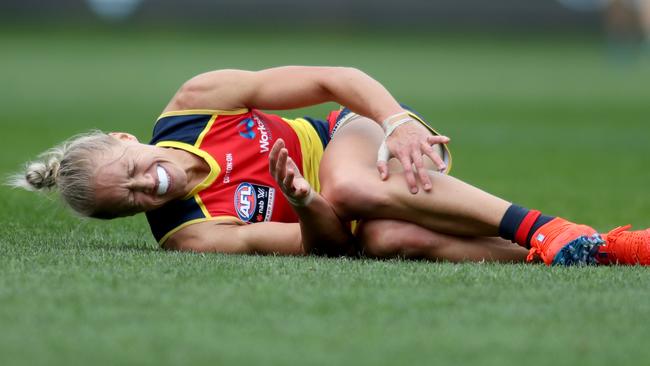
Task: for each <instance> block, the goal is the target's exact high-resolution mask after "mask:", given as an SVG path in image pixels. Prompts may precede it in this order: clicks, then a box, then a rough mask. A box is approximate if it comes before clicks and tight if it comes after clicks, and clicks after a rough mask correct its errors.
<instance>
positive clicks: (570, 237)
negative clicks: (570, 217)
mask: <svg viewBox="0 0 650 366" xmlns="http://www.w3.org/2000/svg"><path fill="white" fill-rule="evenodd" d="M604 243H605V242H604V240H603V239H602V238H601V236H600V235H599V234H598V233H597V232H596V230H594V229H593V228H591V227H589V226H586V225H578V224H574V223H572V222H570V221H567V220H565V219H562V218H560V217H556V218H554V219H553V220H551V221H549V222H547V223H546V224H544V225H542V227H540V228H539V229H537V231H535V233H533V236H532V238H531V240H530V246H531V248H530V252H529V253H528V257H527V260H528V261H529V262H530V261H532V260H533V259H534V258H535V257H536V256H537V255H539V256H540V257H541V258H542V260H543V261H544V263H546V264H547V265H549V266H550V265H556V264H559V265H565V266H570V265H587V264H598V263H599V262H598V260H597V258H596V255H597V254H598V247H599V246H601V245H603V244H604Z"/></svg>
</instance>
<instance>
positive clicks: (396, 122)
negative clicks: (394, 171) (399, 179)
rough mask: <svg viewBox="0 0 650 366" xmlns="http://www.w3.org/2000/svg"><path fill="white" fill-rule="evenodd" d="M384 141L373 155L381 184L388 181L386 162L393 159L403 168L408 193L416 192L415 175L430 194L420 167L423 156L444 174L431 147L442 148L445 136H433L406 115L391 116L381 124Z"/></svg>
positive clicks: (444, 165) (438, 158)
mask: <svg viewBox="0 0 650 366" xmlns="http://www.w3.org/2000/svg"><path fill="white" fill-rule="evenodd" d="M383 127H384V131H385V133H386V137H385V138H384V142H383V143H382V144H381V146H380V147H379V152H378V153H377V169H378V170H379V174H380V176H381V179H382V180H386V179H388V160H390V158H391V157H395V158H397V159H398V160H399V161H400V162H401V163H402V166H403V168H404V175H405V178H406V183H407V184H408V187H409V190H410V191H411V193H413V194H415V193H417V192H418V183H417V181H416V178H415V175H416V174H417V176H418V179H419V180H420V183H421V184H422V187H423V188H424V190H425V191H427V192H428V191H430V190H431V178H430V177H429V173H428V171H427V168H426V167H425V166H424V160H423V157H424V156H428V157H429V159H431V161H432V162H433V163H434V164H435V165H436V167H437V168H438V170H439V171H444V170H445V169H446V168H447V165H446V164H445V162H444V161H443V160H442V158H441V157H440V156H439V155H438V154H436V152H435V150H434V149H433V147H432V146H433V145H436V144H446V143H448V142H449V138H448V137H446V136H434V135H431V133H430V131H429V130H428V129H427V128H426V127H424V126H422V124H421V123H420V122H419V121H417V120H415V119H414V118H413V117H411V116H410V115H409V114H408V112H404V113H400V114H396V115H393V116H391V117H389V118H387V119H386V120H385V121H384V124H383Z"/></svg>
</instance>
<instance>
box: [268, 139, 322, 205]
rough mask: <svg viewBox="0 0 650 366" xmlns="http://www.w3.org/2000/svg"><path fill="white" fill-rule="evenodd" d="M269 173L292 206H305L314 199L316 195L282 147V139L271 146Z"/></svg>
mask: <svg viewBox="0 0 650 366" xmlns="http://www.w3.org/2000/svg"><path fill="white" fill-rule="evenodd" d="M269 171H270V173H271V176H273V179H275V181H276V182H277V183H278V186H280V189H281V190H282V193H283V194H284V196H285V197H286V198H287V200H288V201H289V203H291V204H292V205H294V206H307V205H308V204H309V203H310V202H311V201H312V199H313V198H314V195H315V194H316V193H315V192H314V190H313V189H312V188H311V185H310V184H309V182H307V180H306V179H305V178H304V177H303V176H302V174H300V170H299V169H298V166H296V163H294V161H293V159H291V157H289V151H288V150H287V149H286V148H285V147H284V141H283V140H282V139H278V140H277V141H276V142H275V143H274V144H273V148H272V149H271V153H270V154H269Z"/></svg>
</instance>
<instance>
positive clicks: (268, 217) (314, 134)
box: [147, 109, 333, 244]
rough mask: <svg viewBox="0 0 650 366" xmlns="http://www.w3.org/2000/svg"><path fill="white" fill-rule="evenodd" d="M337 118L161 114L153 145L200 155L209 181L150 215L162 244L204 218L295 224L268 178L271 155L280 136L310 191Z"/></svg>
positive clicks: (233, 113) (201, 112) (189, 112)
mask: <svg viewBox="0 0 650 366" xmlns="http://www.w3.org/2000/svg"><path fill="white" fill-rule="evenodd" d="M332 127H333V121H330V122H329V123H325V122H321V121H317V120H313V119H310V118H307V117H305V118H298V119H286V118H281V117H279V116H276V115H272V114H267V113H263V112H261V111H259V110H255V109H251V110H249V109H241V110H233V111H218V110H187V111H177V112H169V113H164V114H162V115H161V116H160V118H159V119H158V121H157V122H156V125H155V127H154V132H153V138H152V140H151V142H150V143H151V144H154V145H156V146H160V147H167V148H175V149H181V150H185V151H187V152H190V153H193V154H195V155H197V156H199V157H201V158H203V159H204V160H205V161H206V163H207V164H208V165H209V167H210V173H209V174H208V176H207V177H206V178H205V179H204V180H203V181H202V182H201V183H200V184H199V185H198V186H196V187H195V188H194V189H193V190H192V191H191V192H190V193H189V194H188V195H187V196H186V197H184V198H183V199H181V200H175V201H172V202H169V203H167V204H166V205H165V206H163V207H161V208H158V209H156V210H153V211H149V212H147V220H148V221H149V225H150V226H151V230H152V232H153V235H154V237H155V238H156V240H158V242H159V243H161V244H162V243H163V242H165V240H167V238H169V236H171V235H172V234H174V233H175V232H177V231H178V230H180V229H182V228H184V227H186V226H188V225H191V224H194V223H198V222H203V221H218V220H222V221H232V222H239V223H255V222H262V221H279V222H297V221H298V217H297V216H296V214H295V213H294V211H293V209H292V208H291V206H290V204H289V203H288V202H287V201H286V199H285V198H284V196H283V195H282V192H281V191H280V189H279V188H278V186H277V185H276V183H275V180H274V179H273V177H272V176H271V174H270V173H269V164H268V158H269V152H270V151H271V147H272V146H273V143H274V142H275V141H276V140H277V139H278V138H282V139H283V140H284V141H285V144H286V148H287V149H288V150H289V155H290V156H291V157H292V158H293V159H294V161H295V162H296V165H298V168H299V169H300V172H301V173H302V175H303V176H304V177H305V179H307V180H308V181H309V183H310V184H311V185H312V187H313V188H314V189H315V190H316V191H319V190H320V184H319V182H318V167H319V163H320V159H321V157H322V155H323V149H324V147H325V145H326V144H327V142H328V141H329V133H330V132H331V129H332Z"/></svg>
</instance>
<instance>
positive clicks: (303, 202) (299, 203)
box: [284, 187, 317, 207]
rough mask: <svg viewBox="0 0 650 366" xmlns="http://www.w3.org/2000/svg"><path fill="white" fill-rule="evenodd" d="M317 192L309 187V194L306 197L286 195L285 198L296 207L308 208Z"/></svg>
mask: <svg viewBox="0 0 650 366" xmlns="http://www.w3.org/2000/svg"><path fill="white" fill-rule="evenodd" d="M316 195H317V194H316V192H314V190H313V189H312V188H311V187H309V192H308V193H307V195H306V196H305V197H299V198H298V197H291V196H289V195H286V194H285V195H284V197H285V198H286V199H287V201H289V203H290V204H291V205H292V206H294V207H306V206H308V205H309V204H310V203H311V202H312V201H313V200H314V198H315V197H316Z"/></svg>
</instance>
